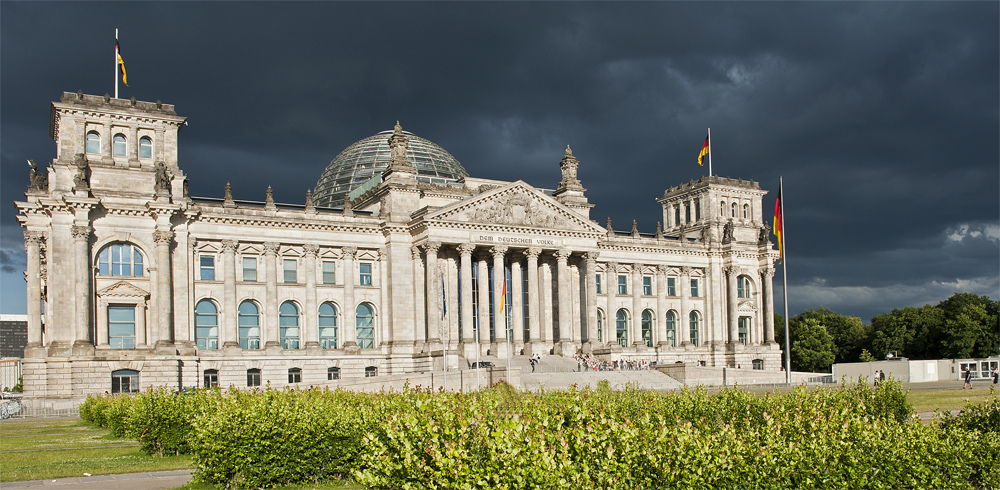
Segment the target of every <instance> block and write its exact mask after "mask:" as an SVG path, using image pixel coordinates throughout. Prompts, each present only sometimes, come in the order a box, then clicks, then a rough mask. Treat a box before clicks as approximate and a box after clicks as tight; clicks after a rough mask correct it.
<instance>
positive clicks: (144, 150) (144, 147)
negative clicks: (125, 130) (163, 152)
mask: <svg viewBox="0 0 1000 490" xmlns="http://www.w3.org/2000/svg"><path fill="white" fill-rule="evenodd" d="M139 158H153V140H151V139H149V136H143V137H142V138H139Z"/></svg>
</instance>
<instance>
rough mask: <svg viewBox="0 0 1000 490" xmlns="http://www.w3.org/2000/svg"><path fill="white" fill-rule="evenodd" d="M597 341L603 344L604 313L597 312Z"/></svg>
mask: <svg viewBox="0 0 1000 490" xmlns="http://www.w3.org/2000/svg"><path fill="white" fill-rule="evenodd" d="M597 341H598V342H604V312H603V311H601V310H597Z"/></svg>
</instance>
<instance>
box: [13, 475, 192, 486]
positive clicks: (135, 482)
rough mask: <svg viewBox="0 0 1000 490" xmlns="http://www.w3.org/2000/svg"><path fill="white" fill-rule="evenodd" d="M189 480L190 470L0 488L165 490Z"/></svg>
mask: <svg viewBox="0 0 1000 490" xmlns="http://www.w3.org/2000/svg"><path fill="white" fill-rule="evenodd" d="M190 481H191V470H173V471H154V472H146V473H126V474H124V475H99V476H82V477H77V478H59V479H56V480H31V481H15V482H5V483H0V488H18V489H21V488H51V489H55V490H59V489H66V490H70V489H72V490H165V489H168V488H176V487H179V486H181V485H184V484H186V483H188V482H190Z"/></svg>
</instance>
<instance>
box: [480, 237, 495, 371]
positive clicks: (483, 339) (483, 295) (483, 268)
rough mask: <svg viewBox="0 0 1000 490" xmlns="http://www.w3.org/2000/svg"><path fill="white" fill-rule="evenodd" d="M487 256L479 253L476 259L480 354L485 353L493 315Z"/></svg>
mask: <svg viewBox="0 0 1000 490" xmlns="http://www.w3.org/2000/svg"><path fill="white" fill-rule="evenodd" d="M488 257H489V256H488V254H486V253H484V252H480V253H479V256H478V257H476V258H477V262H478V263H477V267H478V279H479V284H477V287H478V291H479V300H478V302H479V311H477V316H478V318H479V322H478V325H479V351H480V353H484V352H486V349H487V348H488V346H489V343H490V319H491V318H493V314H492V313H491V312H490V268H489V264H487V262H486V261H487V259H488Z"/></svg>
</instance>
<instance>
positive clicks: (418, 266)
mask: <svg viewBox="0 0 1000 490" xmlns="http://www.w3.org/2000/svg"><path fill="white" fill-rule="evenodd" d="M410 260H412V262H413V325H414V328H415V333H416V337H415V339H416V341H417V343H420V344H423V343H424V342H427V338H428V335H427V334H428V332H427V315H426V314H425V312H426V309H427V308H426V304H425V302H424V301H423V297H424V266H423V260H421V258H420V248H419V247H416V246H414V247H413V248H411V249H410Z"/></svg>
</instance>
